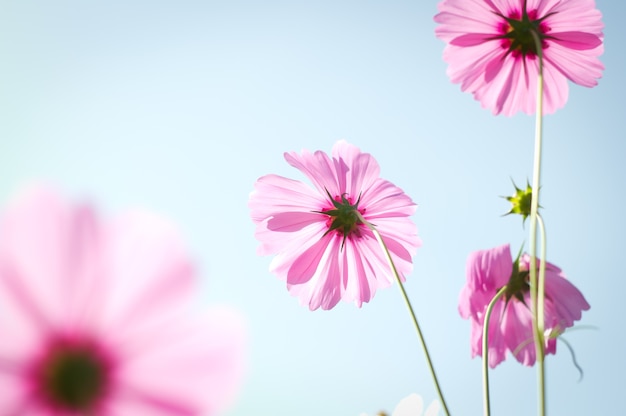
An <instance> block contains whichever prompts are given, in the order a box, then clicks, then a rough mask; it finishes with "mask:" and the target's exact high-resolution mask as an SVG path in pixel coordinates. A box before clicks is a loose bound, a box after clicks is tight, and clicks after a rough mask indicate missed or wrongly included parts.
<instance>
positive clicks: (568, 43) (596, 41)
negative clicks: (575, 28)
mask: <svg viewBox="0 0 626 416" xmlns="http://www.w3.org/2000/svg"><path fill="white" fill-rule="evenodd" d="M551 36H552V39H551V41H552V42H555V43H558V44H559V45H562V46H564V47H566V48H569V49H573V50H578V51H582V50H587V49H594V48H597V47H598V46H600V45H602V39H600V37H599V36H597V35H594V34H591V33H584V32H561V33H554V34H552V35H551Z"/></svg>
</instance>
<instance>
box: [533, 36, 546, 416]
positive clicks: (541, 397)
mask: <svg viewBox="0 0 626 416" xmlns="http://www.w3.org/2000/svg"><path fill="white" fill-rule="evenodd" d="M531 33H532V36H533V39H534V41H535V45H536V50H537V58H538V60H539V73H538V75H537V108H536V109H535V110H536V118H535V152H534V162H533V185H532V190H533V194H532V199H531V204H530V297H531V303H532V305H531V310H532V312H533V333H534V334H535V336H534V337H533V338H534V341H535V351H536V355H537V389H538V392H537V393H538V402H539V403H538V407H539V415H541V416H544V415H545V414H546V401H545V396H546V389H545V367H544V355H545V351H544V345H545V343H544V339H543V338H544V337H543V331H542V330H541V328H543V326H544V322H543V320H541V321H540V320H539V317H538V310H539V295H538V294H539V292H540V290H539V285H538V279H537V217H538V210H539V190H540V180H539V179H540V175H541V146H542V133H543V53H542V45H541V39H539V35H538V34H537V33H536V32H535V31H531ZM543 247H544V249H545V244H544V245H543ZM544 270H545V263H544ZM541 292H543V289H541Z"/></svg>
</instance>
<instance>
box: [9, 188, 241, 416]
mask: <svg viewBox="0 0 626 416" xmlns="http://www.w3.org/2000/svg"><path fill="white" fill-rule="evenodd" d="M196 288H197V287H196V280H195V274H194V271H193V268H192V265H191V263H190V260H189V258H188V256H187V254H186V251H185V249H184V247H183V245H182V243H181V241H180V239H179V236H178V234H177V232H176V231H175V229H174V228H173V227H172V226H171V225H170V224H169V223H167V222H166V221H164V220H163V219H161V218H158V217H156V216H154V215H151V214H148V213H145V212H140V211H134V212H129V213H127V214H126V215H124V216H122V217H120V218H118V219H116V220H115V221H111V222H108V221H107V222H105V221H103V220H102V219H100V218H99V217H98V216H97V215H96V212H95V211H94V209H93V208H92V207H91V206H89V205H70V204H67V203H66V202H64V201H63V200H62V199H61V198H60V197H59V196H58V195H57V194H56V193H55V192H53V191H50V190H47V189H44V188H40V187H37V188H29V189H28V190H27V191H25V192H23V193H22V194H20V195H19V196H18V197H17V198H16V199H15V200H14V201H13V202H12V203H11V204H10V205H9V207H8V208H7V209H6V211H5V212H4V213H3V214H2V216H1V218H0V328H2V342H0V391H1V392H2V394H0V409H2V414H3V415H33V416H45V415H50V416H52V415H55V416H60V415H68V416H69V415H91V416H100V415H148V416H152V415H163V416H165V415H177V416H181V415H189V416H191V415H214V414H216V413H218V412H220V411H222V410H223V409H224V407H225V406H227V405H228V404H229V403H230V402H231V401H232V399H233V398H234V393H235V392H236V390H237V388H238V386H239V383H240V381H241V378H242V373H243V371H242V370H243V360H242V359H243V352H244V351H243V349H244V328H243V323H242V319H241V317H240V316H239V315H238V314H237V313H235V312H234V311H232V310H230V309H227V308H222V307H220V308H214V309H212V310H209V311H207V312H206V313H202V314H197V313H193V314H192V313H190V312H191V311H190V310H188V307H189V306H190V302H191V301H192V299H193V296H192V295H193V294H194V291H195V290H196Z"/></svg>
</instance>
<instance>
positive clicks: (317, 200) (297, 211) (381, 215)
mask: <svg viewBox="0 0 626 416" xmlns="http://www.w3.org/2000/svg"><path fill="white" fill-rule="evenodd" d="M285 160H286V161H287V162H288V163H289V164H290V165H292V166H293V167H295V168H297V169H299V170H301V171H302V172H303V173H304V174H305V175H306V176H307V177H308V178H309V179H310V180H311V182H312V183H313V185H314V188H311V187H310V186H308V185H307V184H304V183H302V182H299V181H295V180H292V179H287V178H284V177H282V176H277V175H267V176H263V177H262V178H260V179H259V180H258V181H257V182H256V184H255V190H254V191H253V192H252V194H251V195H250V202H249V206H250V210H251V215H252V220H253V221H254V223H255V224H256V237H257V239H258V240H260V241H261V246H260V247H259V249H258V252H259V254H261V255H268V254H276V257H274V259H273V261H272V263H271V265H270V270H271V271H272V272H273V273H275V274H276V275H277V276H278V277H279V278H281V279H282V280H285V281H286V282H287V289H288V290H289V292H290V293H291V294H292V295H294V296H297V297H298V298H300V301H301V302H302V304H307V305H308V306H309V308H310V309H311V310H315V309H317V308H319V307H320V306H321V307H322V309H331V308H332V307H334V306H335V305H336V304H337V303H338V302H339V300H340V299H342V300H344V301H348V302H355V304H356V305H357V306H359V307H360V306H361V304H362V303H363V302H369V300H370V299H371V298H372V297H373V296H374V294H375V292H376V289H378V288H381V287H387V286H389V285H390V284H391V283H392V281H393V275H392V273H391V269H390V267H389V265H388V263H387V260H386V259H385V256H384V253H383V251H382V249H381V247H380V246H379V244H378V242H377V240H376V238H375V236H374V234H373V233H372V232H371V230H370V229H369V228H368V227H367V226H366V225H365V224H364V223H363V222H361V220H360V219H359V218H358V215H357V214H356V212H357V211H358V212H359V213H360V214H361V215H362V216H363V218H364V219H365V220H366V221H368V222H371V223H373V224H374V225H375V226H376V227H377V229H378V231H379V232H380V233H381V235H382V237H383V240H384V241H385V243H386V245H387V246H388V248H389V251H390V253H391V257H392V259H393V261H394V263H395V265H396V268H397V270H398V272H399V274H400V275H401V278H402V279H404V275H405V274H406V273H408V272H410V271H411V270H412V267H413V264H412V256H413V255H414V254H415V252H416V251H417V247H418V246H419V245H420V240H419V238H418V237H417V227H416V226H415V224H413V222H412V221H411V219H410V218H409V216H410V215H412V214H413V213H414V212H415V209H416V205H415V204H414V203H413V201H411V199H410V198H409V197H408V196H407V195H406V194H405V193H404V192H402V190H401V189H400V188H398V187H397V186H395V185H393V184H392V183H390V182H388V181H386V180H384V179H381V178H380V177H379V176H378V175H379V170H380V169H379V167H378V163H376V160H375V159H374V158H373V157H372V156H371V155H370V154H368V153H362V152H361V151H360V150H359V149H358V148H357V147H356V146H353V145H351V144H349V143H347V142H346V141H344V140H342V141H339V142H337V143H336V144H335V145H334V146H333V151H332V157H329V156H328V155H327V154H326V153H324V152H321V151H317V152H315V153H310V152H308V151H306V150H305V151H303V152H302V154H297V153H295V152H291V153H285Z"/></svg>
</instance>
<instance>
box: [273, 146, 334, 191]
mask: <svg viewBox="0 0 626 416" xmlns="http://www.w3.org/2000/svg"><path fill="white" fill-rule="evenodd" d="M285 160H286V161H287V163H289V164H290V165H291V166H293V167H294V168H296V169H299V170H300V171H301V172H302V173H304V174H305V175H306V176H307V177H308V178H309V180H310V181H311V182H312V183H313V185H314V186H315V188H316V189H317V191H318V193H319V194H320V195H326V193H327V191H328V192H330V194H331V195H333V196H334V195H341V193H342V192H344V188H342V187H341V185H340V183H339V179H338V176H337V172H336V171H335V164H334V162H333V161H332V160H331V159H330V158H329V157H328V155H327V154H326V153H324V152H322V151H317V152H315V153H313V154H311V153H310V152H309V151H308V150H303V151H302V154H298V153H296V152H290V153H285Z"/></svg>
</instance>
